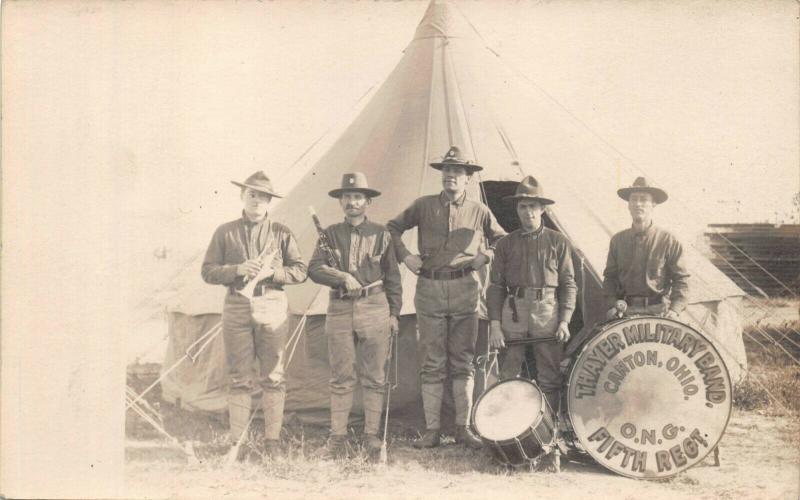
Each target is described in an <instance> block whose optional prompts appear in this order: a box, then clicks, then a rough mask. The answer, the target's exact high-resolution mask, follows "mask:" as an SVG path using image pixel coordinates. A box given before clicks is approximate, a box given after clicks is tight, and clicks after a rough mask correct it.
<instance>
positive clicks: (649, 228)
mask: <svg viewBox="0 0 800 500" xmlns="http://www.w3.org/2000/svg"><path fill="white" fill-rule="evenodd" d="M631 230H632V231H633V237H634V238H636V239H639V240H641V239H644V238H646V237H648V236H652V235H653V233H654V232H655V226H654V225H653V221H650V225H649V226H647V228H646V229H645V230H644V231H637V230H636V228H634V227H633V226H631Z"/></svg>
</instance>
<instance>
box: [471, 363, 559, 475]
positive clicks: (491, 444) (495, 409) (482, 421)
mask: <svg viewBox="0 0 800 500" xmlns="http://www.w3.org/2000/svg"><path fill="white" fill-rule="evenodd" d="M472 428H473V429H474V430H475V432H476V433H477V434H478V436H480V438H481V440H482V441H483V443H484V445H486V447H488V448H489V450H490V451H491V453H492V456H494V458H495V459H496V460H497V461H499V462H500V463H503V464H506V465H512V466H521V465H528V464H530V463H531V462H532V461H533V460H535V459H536V458H538V457H539V456H540V455H542V454H543V453H546V452H547V450H548V449H549V448H550V447H551V446H552V445H553V442H554V438H555V424H554V418H553V411H552V410H551V409H550V405H548V404H547V400H546V399H545V397H544V393H543V392H542V391H541V390H540V389H539V386H537V385H536V383H534V382H532V381H530V380H526V379H521V378H516V379H508V380H504V381H502V382H498V383H497V384H495V385H493V386H492V387H490V388H489V389H488V390H487V391H486V392H484V393H483V394H482V395H481V397H480V398H478V401H477V402H476V403H475V407H474V409H473V410H472Z"/></svg>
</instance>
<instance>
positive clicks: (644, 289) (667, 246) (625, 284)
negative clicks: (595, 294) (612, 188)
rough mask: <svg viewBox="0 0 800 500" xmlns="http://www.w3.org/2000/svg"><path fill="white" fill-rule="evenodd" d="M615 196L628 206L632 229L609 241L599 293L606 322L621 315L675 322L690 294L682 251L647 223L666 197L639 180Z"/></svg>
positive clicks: (660, 231) (656, 228)
mask: <svg viewBox="0 0 800 500" xmlns="http://www.w3.org/2000/svg"><path fill="white" fill-rule="evenodd" d="M617 194H618V195H619V197H620V198H622V199H623V200H625V201H627V202H628V210H629V211H630V213H631V218H632V219H633V224H632V225H631V227H630V228H628V229H625V230H623V231H620V232H619V233H617V234H615V235H614V236H613V237H612V238H611V245H610V247H609V249H608V261H607V263H606V269H605V271H604V272H603V277H604V279H603V293H604V295H605V297H606V301H607V305H608V307H609V308H610V309H609V310H608V313H607V316H608V318H609V319H611V318H614V317H617V316H620V315H622V314H623V312H625V313H627V314H654V315H663V316H666V317H669V318H672V319H677V318H678V317H679V315H680V313H681V312H682V311H683V310H684V309H685V308H686V305H687V302H688V293H689V271H688V270H687V269H686V263H685V261H684V255H683V246H682V245H681V243H680V242H679V241H678V240H677V239H676V238H675V237H674V236H673V235H672V234H670V233H668V232H667V231H665V230H663V229H661V228H659V227H657V226H656V225H655V224H653V220H652V215H653V210H654V209H655V207H656V205H658V204H661V203H664V202H665V201H667V193H666V192H665V191H664V190H662V189H659V188H657V187H654V186H651V185H650V184H649V183H648V181H647V179H645V178H644V177H638V178H637V179H636V180H635V181H634V182H633V185H632V186H630V187H626V188H622V189H620V190H618V191H617ZM620 301H624V302H625V304H620ZM626 308H627V311H626Z"/></svg>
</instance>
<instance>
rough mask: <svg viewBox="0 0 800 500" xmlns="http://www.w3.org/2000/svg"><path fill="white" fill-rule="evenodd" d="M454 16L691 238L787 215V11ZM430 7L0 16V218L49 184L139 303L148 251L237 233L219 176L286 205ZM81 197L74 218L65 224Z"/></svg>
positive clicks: (582, 10) (795, 96)
mask: <svg viewBox="0 0 800 500" xmlns="http://www.w3.org/2000/svg"><path fill="white" fill-rule="evenodd" d="M457 6H458V9H459V10H461V11H462V12H463V14H464V15H465V16H466V17H467V18H468V19H469V20H470V22H471V23H472V24H473V25H474V27H475V28H476V29H477V30H478V32H479V33H480V34H481V35H482V37H483V39H484V41H485V43H486V45H487V46H488V47H491V48H492V50H494V51H495V52H496V53H497V54H499V56H500V60H501V64H504V65H507V66H509V67H512V68H514V69H515V71H516V72H518V74H519V75H520V77H521V78H524V79H526V80H527V81H529V82H530V90H531V92H534V93H540V94H543V95H546V96H547V97H546V99H548V100H551V101H552V103H553V107H554V108H557V109H563V112H564V113H569V114H570V115H571V116H572V117H574V122H575V125H576V127H578V128H583V129H584V131H586V130H588V131H590V133H591V134H593V135H594V136H596V138H597V141H598V142H599V143H602V144H603V145H604V146H603V147H605V148H608V149H609V150H612V149H613V150H614V151H615V154H618V155H620V156H622V157H624V158H626V159H627V160H628V161H630V162H631V163H633V164H634V165H637V166H638V167H640V168H641V169H642V170H644V171H646V172H648V174H649V175H651V176H652V177H653V178H654V180H655V181H656V182H657V183H660V184H663V185H665V187H668V188H669V189H670V191H671V193H672V194H673V196H675V197H676V199H678V200H679V202H681V203H686V204H689V205H691V206H693V207H694V208H695V210H694V212H695V214H696V215H697V218H698V219H699V222H701V223H703V224H705V223H709V222H733V221H741V222H752V221H763V220H772V221H774V220H776V217H777V218H779V219H784V220H787V218H788V216H789V215H790V214H791V213H792V209H793V206H792V196H793V195H794V194H795V193H797V192H798V191H800V104H798V103H800V98H799V97H800V96H799V94H800V91H799V90H798V89H799V88H800V86H799V85H798V82H800V76H799V74H798V68H799V67H800V65H799V63H798V57H799V56H798V54H800V50H798V39H800V34H799V30H798V6H797V4H796V3H795V2H788V1H787V2H778V1H775V2H742V1H739V2H737V1H733V2H709V1H681V2H656V1H652V2H631V1H609V2H588V1H563V2H510V1H509V2H499V1H493V2H483V1H465V0H464V1H461V2H458V3H457ZM426 7H427V2H425V1H406V2H351V1H334V2H321V1H313V0H312V1H308V0H307V1H292V2H289V1H274V2H255V1H254V2H221V1H208V2H156V1H138V2H68V1H66V2H43V3H40V2H18V3H17V4H15V9H13V10H9V11H8V12H6V13H5V17H6V19H5V20H4V22H5V23H6V26H12V27H13V29H14V31H13V34H14V36H13V37H9V38H8V39H7V40H5V46H4V50H5V61H4V63H5V64H4V73H3V81H4V82H5V85H4V87H5V90H6V93H5V95H4V97H7V99H6V100H5V101H4V116H5V118H6V121H7V122H8V123H7V127H6V129H5V134H4V142H5V146H6V147H5V148H4V160H5V161H4V163H5V167H6V171H7V172H10V171H13V169H14V168H15V167H16V168H19V169H20V170H21V171H22V172H23V174H22V175H20V176H17V177H15V178H14V179H13V180H12V181H11V182H8V177H6V181H7V182H6V183H5V184H6V185H5V192H6V193H7V196H6V197H5V202H6V203H5V205H6V211H5V213H6V214H9V213H10V212H8V209H9V208H10V209H11V210H12V212H11V213H13V210H14V209H15V208H17V209H19V208H24V207H25V200H26V199H27V195H26V189H30V190H33V191H35V190H38V189H40V188H42V187H44V188H45V189H56V190H58V192H59V193H64V196H63V199H55V200H53V203H54V206H53V208H54V209H57V210H60V211H61V213H62V214H64V215H63V217H64V227H71V224H72V225H80V224H82V223H83V220H84V218H85V215H86V209H88V208H90V207H91V208H92V209H93V210H94V211H97V212H98V214H99V215H100V216H101V217H109V218H110V219H109V221H110V222H109V223H110V224H112V226H113V227H114V229H113V230H112V235H113V237H110V238H109V236H111V235H105V237H106V239H110V240H115V241H116V244H117V245H118V246H119V249H118V250H117V252H118V254H121V255H123V256H124V258H123V259H122V261H123V263H124V265H126V266H128V270H129V271H130V273H129V274H128V275H129V276H130V278H129V279H130V280H132V281H133V282H135V283H133V284H132V288H133V289H147V288H148V287H150V286H151V285H154V284H155V283H156V281H157V279H156V277H154V276H152V275H151V274H147V273H145V274H144V275H137V274H136V272H135V271H136V270H137V268H138V266H139V265H140V264H141V263H142V262H143V261H144V260H147V259H150V260H152V252H153V250H155V249H156V248H157V247H160V246H162V245H164V246H166V247H168V248H170V249H171V250H172V251H173V255H175V256H177V257H176V258H177V259H178V261H181V260H183V259H185V258H186V257H188V256H191V255H193V254H196V253H197V252H199V251H202V249H203V248H205V245H206V244H207V241H208V239H209V237H210V234H211V231H213V229H214V227H216V226H217V225H218V224H219V223H220V222H222V221H224V220H229V219H230V218H233V217H235V216H236V214H237V213H238V210H239V206H238V204H239V201H238V192H237V191H236V188H234V187H233V186H232V185H231V184H230V183H229V181H230V180H232V179H237V180H241V179H244V178H245V177H246V176H247V175H249V174H250V173H252V172H253V171H255V170H259V169H263V170H265V171H266V172H267V173H268V175H270V176H271V177H273V179H274V180H275V183H276V186H277V189H278V190H279V191H283V192H286V191H288V190H290V189H291V188H292V187H294V183H295V182H297V180H298V179H299V178H300V176H301V175H302V173H303V172H304V171H305V169H307V168H308V167H310V166H311V164H312V163H313V161H314V159H315V158H318V157H319V156H321V155H322V153H324V150H325V146H326V145H329V144H330V143H331V142H332V141H333V140H334V139H335V138H336V135H337V133H339V132H341V131H342V130H343V128H344V127H345V126H346V125H347V124H348V123H349V122H350V120H352V119H353V118H354V116H355V115H356V113H357V111H358V110H359V109H360V107H361V106H363V105H364V104H365V103H366V101H367V100H368V98H369V96H370V95H371V94H372V93H373V92H374V91H375V89H376V88H377V86H379V85H380V83H381V82H382V81H383V80H384V79H385V78H386V76H387V75H388V74H389V73H390V72H391V70H392V69H393V68H394V66H395V64H396V63H397V62H398V60H399V59H400V57H401V56H402V51H403V49H404V48H405V46H406V45H407V44H408V43H409V41H410V40H411V38H412V36H413V33H414V30H415V29H416V26H417V23H418V22H419V20H420V19H421V17H422V15H423V14H424V12H425V9H426ZM23 21H24V22H23ZM8 97H11V99H8ZM489 98H491V96H489ZM533 118H534V119H535V117H533ZM318 140H319V141H320V142H319V143H317V145H316V147H313V148H312V149H311V150H310V151H309V152H308V153H307V154H306V156H305V157H304V158H303V161H300V162H299V163H297V164H295V162H296V160H297V159H298V157H300V156H301V155H302V154H303V153H304V152H306V151H307V150H308V148H309V146H310V145H312V144H314V143H315V142H316V141H318ZM23 166H24V167H23ZM33 172H36V174H33ZM37 175H43V176H44V179H43V180H40V179H36V178H35V177H36V176H37ZM631 180H632V179H631ZM626 182H627V181H626ZM9 194H10V195H9ZM75 199H81V200H82V201H85V203H82V204H81V205H80V210H77V211H70V210H69V208H71V207H73V206H74V203H72V202H73V200H75ZM115 220H119V221H120V222H121V225H118V224H114V222H112V221H115ZM100 237H101V238H102V237H103V235H100ZM159 274H161V273H159ZM158 279H161V280H163V276H159V277H158Z"/></svg>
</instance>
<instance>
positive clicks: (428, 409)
mask: <svg viewBox="0 0 800 500" xmlns="http://www.w3.org/2000/svg"><path fill="white" fill-rule="evenodd" d="M442 397H444V385H442V384H441V383H439V384H422V408H423V409H424V410H425V426H426V427H427V429H428V430H427V431H426V432H425V435H424V436H423V437H422V439H419V440H417V441H414V445H413V446H414V448H434V447H436V446H439V442H440V436H439V428H440V427H441V424H440V422H439V416H440V414H441V411H442Z"/></svg>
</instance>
